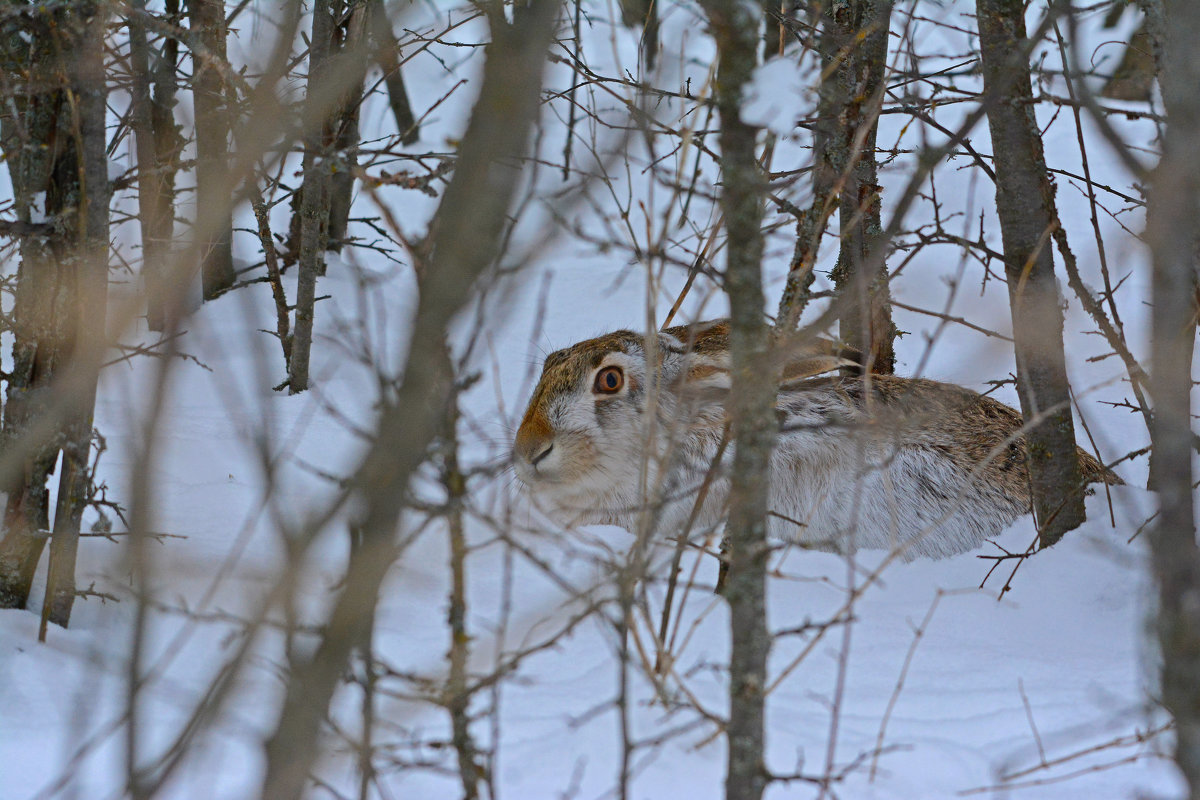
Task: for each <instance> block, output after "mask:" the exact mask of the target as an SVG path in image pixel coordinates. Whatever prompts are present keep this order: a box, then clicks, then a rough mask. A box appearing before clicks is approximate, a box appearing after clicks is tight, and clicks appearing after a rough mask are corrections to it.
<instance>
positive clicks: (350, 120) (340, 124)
mask: <svg viewBox="0 0 1200 800" xmlns="http://www.w3.org/2000/svg"><path fill="white" fill-rule="evenodd" d="M367 16H368V11H367V8H366V4H365V3H364V2H361V1H360V2H357V3H355V4H354V7H353V8H352V9H351V10H350V13H349V15H347V17H346V20H345V22H344V23H343V24H342V25H341V26H339V28H338V30H337V35H338V39H340V42H341V44H340V48H339V49H340V53H339V57H338V59H337V61H336V67H334V68H335V69H337V70H346V71H347V72H348V73H349V74H350V75H351V76H353V77H350V78H349V79H348V80H349V83H350V88H349V89H347V90H346V93H345V94H344V95H343V96H342V100H341V102H340V103H339V104H338V108H337V109H335V113H334V114H333V118H332V120H331V122H332V134H331V139H332V141H331V142H330V145H331V146H332V153H331V158H332V159H333V174H332V175H331V176H330V178H329V241H328V247H329V249H330V250H333V251H336V252H341V250H342V245H343V244H345V242H346V227H347V224H348V222H349V219H350V199H351V196H352V195H353V192H354V169H355V167H357V166H358V142H359V133H358V112H359V108H360V107H361V105H362V97H363V79H364V78H365V77H366V74H367V59H368V56H369V53H368V49H367Z"/></svg>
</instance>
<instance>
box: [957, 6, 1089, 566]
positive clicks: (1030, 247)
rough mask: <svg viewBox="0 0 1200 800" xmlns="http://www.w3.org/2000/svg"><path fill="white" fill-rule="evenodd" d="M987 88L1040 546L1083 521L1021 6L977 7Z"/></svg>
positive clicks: (1050, 212) (1051, 211)
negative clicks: (991, 98)
mask: <svg viewBox="0 0 1200 800" xmlns="http://www.w3.org/2000/svg"><path fill="white" fill-rule="evenodd" d="M976 8H977V12H978V20H979V42H980V49H981V51H982V56H983V84H984V88H985V90H986V91H987V92H988V93H989V94H991V95H994V96H995V97H997V98H999V100H998V102H995V103H993V104H992V105H990V106H989V108H988V112H987V116H988V126H989V128H990V129H991V134H992V149H993V152H994V153H995V171H996V210H997V213H998V215H999V217H1000V231H1001V234H1002V237H1003V241H1004V268H1005V274H1006V275H1007V278H1008V294H1009V301H1010V307H1011V309H1012V321H1013V339H1014V344H1015V349H1016V357H1017V391H1018V394H1019V395H1020V398H1021V413H1022V416H1023V417H1024V418H1025V425H1026V432H1025V441H1026V443H1027V445H1028V447H1027V452H1028V460H1029V482H1030V490H1031V494H1032V497H1033V510H1034V514H1035V517H1036V519H1037V523H1038V531H1039V535H1040V541H1041V545H1042V546H1043V547H1047V546H1049V545H1052V544H1054V543H1055V542H1057V541H1058V540H1059V539H1060V538H1062V535H1063V534H1064V533H1066V532H1067V531H1069V530H1072V529H1074V528H1076V527H1078V526H1079V524H1080V523H1081V522H1083V520H1084V508H1083V493H1082V488H1083V484H1082V479H1081V477H1080V473H1079V459H1078V457H1077V456H1076V450H1075V425H1074V417H1073V415H1072V413H1071V400H1070V387H1069V385H1068V383H1067V369H1066V358H1065V356H1064V355H1063V333H1062V330H1063V316H1062V308H1061V306H1060V303H1061V299H1060V297H1059V293H1058V284H1057V282H1056V281H1055V277H1054V255H1053V251H1052V249H1051V245H1050V241H1051V235H1052V233H1053V231H1054V228H1055V227H1057V226H1058V224H1059V223H1058V212H1057V211H1056V209H1055V207H1054V188H1053V186H1052V185H1051V183H1050V179H1049V173H1047V171H1046V159H1045V156H1044V155H1043V152H1042V139H1041V135H1040V133H1039V132H1038V127H1037V120H1036V119H1035V117H1034V111H1033V109H1034V106H1033V102H1032V96H1033V89H1032V86H1031V82H1030V78H1029V65H1028V63H1027V62H1026V61H1025V60H1023V59H1022V60H1020V61H1018V60H1015V59H1014V58H1013V57H1012V55H1013V54H1014V53H1024V52H1028V49H1027V41H1026V35H1025V4H1024V3H1023V2H1022V0H978V1H977V5H976Z"/></svg>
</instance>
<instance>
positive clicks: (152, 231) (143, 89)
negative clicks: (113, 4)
mask: <svg viewBox="0 0 1200 800" xmlns="http://www.w3.org/2000/svg"><path fill="white" fill-rule="evenodd" d="M132 8H133V11H134V13H133V14H130V15H129V18H128V24H129V62H130V77H131V88H130V106H131V109H130V110H131V114H130V117H131V120H132V128H133V134H134V141H135V146H136V152H137V163H138V218H139V222H140V225H141V234H142V275H143V279H144V282H145V286H146V323H147V326H148V327H149V328H150V330H152V331H162V330H164V329H165V328H166V320H167V317H168V311H167V308H166V306H167V304H168V300H169V297H168V295H169V293H168V291H167V288H166V286H165V285H164V278H165V275H166V270H167V258H168V256H169V255H170V252H171V240H172V238H173V236H174V232H175V207H174V197H175V191H174V181H175V170H174V167H173V162H174V160H175V155H174V154H173V153H172V152H170V150H168V147H167V141H168V140H169V138H170V132H174V127H175V125H174V114H173V113H172V111H171V106H172V105H173V104H174V97H173V94H174V89H173V86H174V80H173V78H174V74H173V73H174V62H175V59H174V57H173V56H174V54H173V53H172V52H171V51H172V50H174V49H175V48H174V47H169V46H168V45H167V44H166V43H164V47H163V49H164V52H163V53H162V59H163V61H164V62H166V61H167V60H168V58H169V64H170V66H169V72H168V76H169V78H171V80H169V81H165V80H164V78H163V77H162V76H156V75H155V74H153V73H152V72H151V70H150V46H149V43H148V41H147V37H146V26H145V23H144V22H143V21H142V19H141V17H140V16H139V14H140V13H145V11H146V0H133V2H132ZM168 41H170V42H173V40H168ZM162 69H163V68H162V67H161V66H160V68H159V71H160V72H161V71H162ZM164 82H167V83H169V85H170V86H171V87H172V88H171V89H170V91H169V94H167V96H166V97H164V96H163V95H164V94H166V93H164V92H163V91H161V89H160V91H159V94H158V96H157V97H156V96H155V95H154V94H152V88H158V87H162V86H163V84H164ZM168 98H169V100H168ZM167 102H169V103H170V105H166V107H165V108H163V107H162V106H163V105H164V104H165V103H167ZM156 106H157V107H156ZM168 126H169V128H170V131H167V130H164V128H165V127H168ZM160 149H161V150H163V151H165V152H163V153H162V154H161V155H162V156H163V157H164V158H165V160H164V161H160Z"/></svg>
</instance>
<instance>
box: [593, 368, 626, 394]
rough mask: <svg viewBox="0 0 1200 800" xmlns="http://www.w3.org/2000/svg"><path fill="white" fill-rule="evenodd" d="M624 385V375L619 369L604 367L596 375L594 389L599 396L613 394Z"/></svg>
mask: <svg viewBox="0 0 1200 800" xmlns="http://www.w3.org/2000/svg"><path fill="white" fill-rule="evenodd" d="M624 385H625V374H624V373H623V372H621V368H620V367H605V368H604V369H602V370H600V371H599V372H597V373H596V385H595V389H596V391H597V392H599V393H600V394H615V393H616V392H619V391H621V387H622V386H624Z"/></svg>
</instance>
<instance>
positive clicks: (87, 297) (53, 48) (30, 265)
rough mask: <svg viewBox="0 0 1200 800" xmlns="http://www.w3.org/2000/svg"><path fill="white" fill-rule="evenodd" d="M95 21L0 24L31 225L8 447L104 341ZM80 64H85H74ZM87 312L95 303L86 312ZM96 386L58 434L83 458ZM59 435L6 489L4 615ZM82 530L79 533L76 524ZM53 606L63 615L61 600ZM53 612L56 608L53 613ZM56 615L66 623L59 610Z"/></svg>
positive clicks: (67, 526) (88, 7) (17, 193)
mask: <svg viewBox="0 0 1200 800" xmlns="http://www.w3.org/2000/svg"><path fill="white" fill-rule="evenodd" d="M24 5H25V4H23V2H16V1H12V2H8V4H7V8H8V10H12V11H17V10H19V8H20V7H22V6H24ZM95 14H96V7H95V4H86V2H80V4H76V5H74V6H73V7H59V8H55V10H53V11H50V12H43V10H41V8H38V10H37V11H36V13H28V14H22V13H7V14H5V16H4V18H2V30H0V36H2V37H4V40H5V44H6V47H4V48H2V52H4V54H5V56H4V58H5V61H4V62H2V65H0V68H2V70H4V72H5V73H6V74H5V78H6V82H7V85H10V86H13V88H14V89H17V90H16V91H14V92H13V94H12V96H11V102H10V103H6V104H4V107H2V109H0V137H2V146H4V151H5V154H7V155H8V166H10V175H11V179H12V185H13V196H14V198H13V199H14V210H16V213H17V218H18V221H19V222H22V223H24V224H25V225H28V229H26V233H25V234H23V235H22V240H20V265H19V266H18V270H17V290H16V299H14V305H13V312H12V315H13V335H14V339H13V367H12V371H11V373H10V374H8V377H7V380H8V385H7V405H6V408H5V415H4V425H2V429H0V431H2V437H4V440H5V441H16V440H18V439H20V438H22V437H23V435H24V434H25V433H26V431H29V428H30V427H31V426H34V425H35V423H36V421H37V413H38V409H40V408H41V407H42V405H43V404H44V402H46V399H47V398H48V395H49V392H50V391H52V387H53V384H54V380H55V378H56V377H58V374H59V372H60V371H61V368H62V367H64V366H65V365H66V362H67V360H68V359H70V356H71V348H72V345H73V344H74V343H77V342H90V343H94V342H96V341H102V337H103V315H102V313H103V305H104V297H103V282H104V281H107V269H106V267H104V266H102V265H103V264H106V261H104V253H106V252H107V245H108V235H107V219H108V216H107V215H108V175H107V168H106V164H104V108H103V104H104V94H103V92H104V88H103V70H102V64H100V62H97V59H100V58H101V53H102V50H101V48H102V43H103V24H102V20H101V19H100V18H98V16H95ZM71 58H74V59H78V62H74V64H72V62H68V61H66V60H65V59H71ZM68 92H70V95H68ZM71 95H73V98H72V97H71ZM72 107H73V108H74V109H76V110H74V112H73V110H72ZM97 108H98V125H97V121H96V120H97ZM74 114H77V116H76V115H74ZM77 132H78V136H77ZM97 143H98V144H97ZM97 285H98V287H100V288H98V289H97ZM89 305H94V306H96V307H95V308H86V306H89ZM97 314H100V329H98V330H100V333H98V336H100V338H98V339H97V338H96V336H97V333H96V327H95V321H96V315H97ZM91 386H92V389H91V393H90V396H89V391H86V389H85V391H83V392H79V393H78V396H76V397H73V399H74V401H76V404H74V407H73V408H72V409H71V415H70V419H71V422H68V425H67V428H66V429H65V431H64V432H62V434H64V435H62V439H61V440H65V441H67V447H68V449H72V447H74V445H76V444H77V443H79V441H80V440H84V439H85V440H86V441H85V443H84V444H83V451H84V458H86V449H88V446H89V445H90V441H91V422H90V415H91V407H92V402H94V395H95V381H94V380H92V381H91ZM84 416H86V421H85V426H86V433H83V431H82V428H83V427H84V425H83V421H84ZM61 440H60V439H59V438H55V439H54V440H53V441H50V440H48V441H44V443H42V444H41V445H40V446H37V447H35V449H34V451H32V453H31V456H30V457H29V458H28V459H26V462H25V464H24V469H23V470H22V471H20V475H19V477H18V480H16V481H14V482H13V483H11V485H8V486H6V487H4V488H5V491H6V492H7V494H8V499H7V504H6V506H5V517H4V536H2V539H0V608H24V607H25V604H26V603H28V601H29V593H30V588H31V585H32V579H34V571H35V570H36V567H37V563H38V560H40V558H41V554H42V551H43V549H44V545H46V534H47V531H48V530H49V492H48V489H47V481H48V479H49V476H50V474H52V473H53V471H54V467H55V462H56V461H58V455H59V446H60V444H61ZM67 461H68V462H70V461H71V458H70V457H68V458H67ZM64 469H65V475H64V481H61V482H65V483H72V481H73V479H72V477H71V476H70V474H68V471H70V470H71V469H72V468H71V467H70V465H67V467H65V468H64ZM84 500H86V497H84ZM73 509H74V506H72V505H71V504H67V506H66V511H67V516H66V517H65V518H60V519H56V525H61V527H62V530H64V533H62V541H61V543H59V545H56V546H55V548H54V549H55V551H56V554H55V559H54V560H55V564H56V566H55V576H53V577H52V584H50V585H52V587H58V589H59V590H60V591H59V594H60V595H61V594H64V593H66V591H70V593H71V596H72V597H73V585H71V581H72V573H73V551H74V537H73V536H72V534H71V530H72V524H71V519H70V516H71V515H72V513H73ZM80 511H82V506H80ZM74 530H76V533H78V528H77V527H74ZM52 600H56V597H55V599H52ZM66 602H67V604H68V603H70V601H68V600H67V601H66ZM56 608H59V609H61V603H59V604H58V606H56ZM52 610H53V609H52V608H50V607H47V612H52ZM55 619H56V621H65V619H66V618H65V616H64V615H60V614H55Z"/></svg>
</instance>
